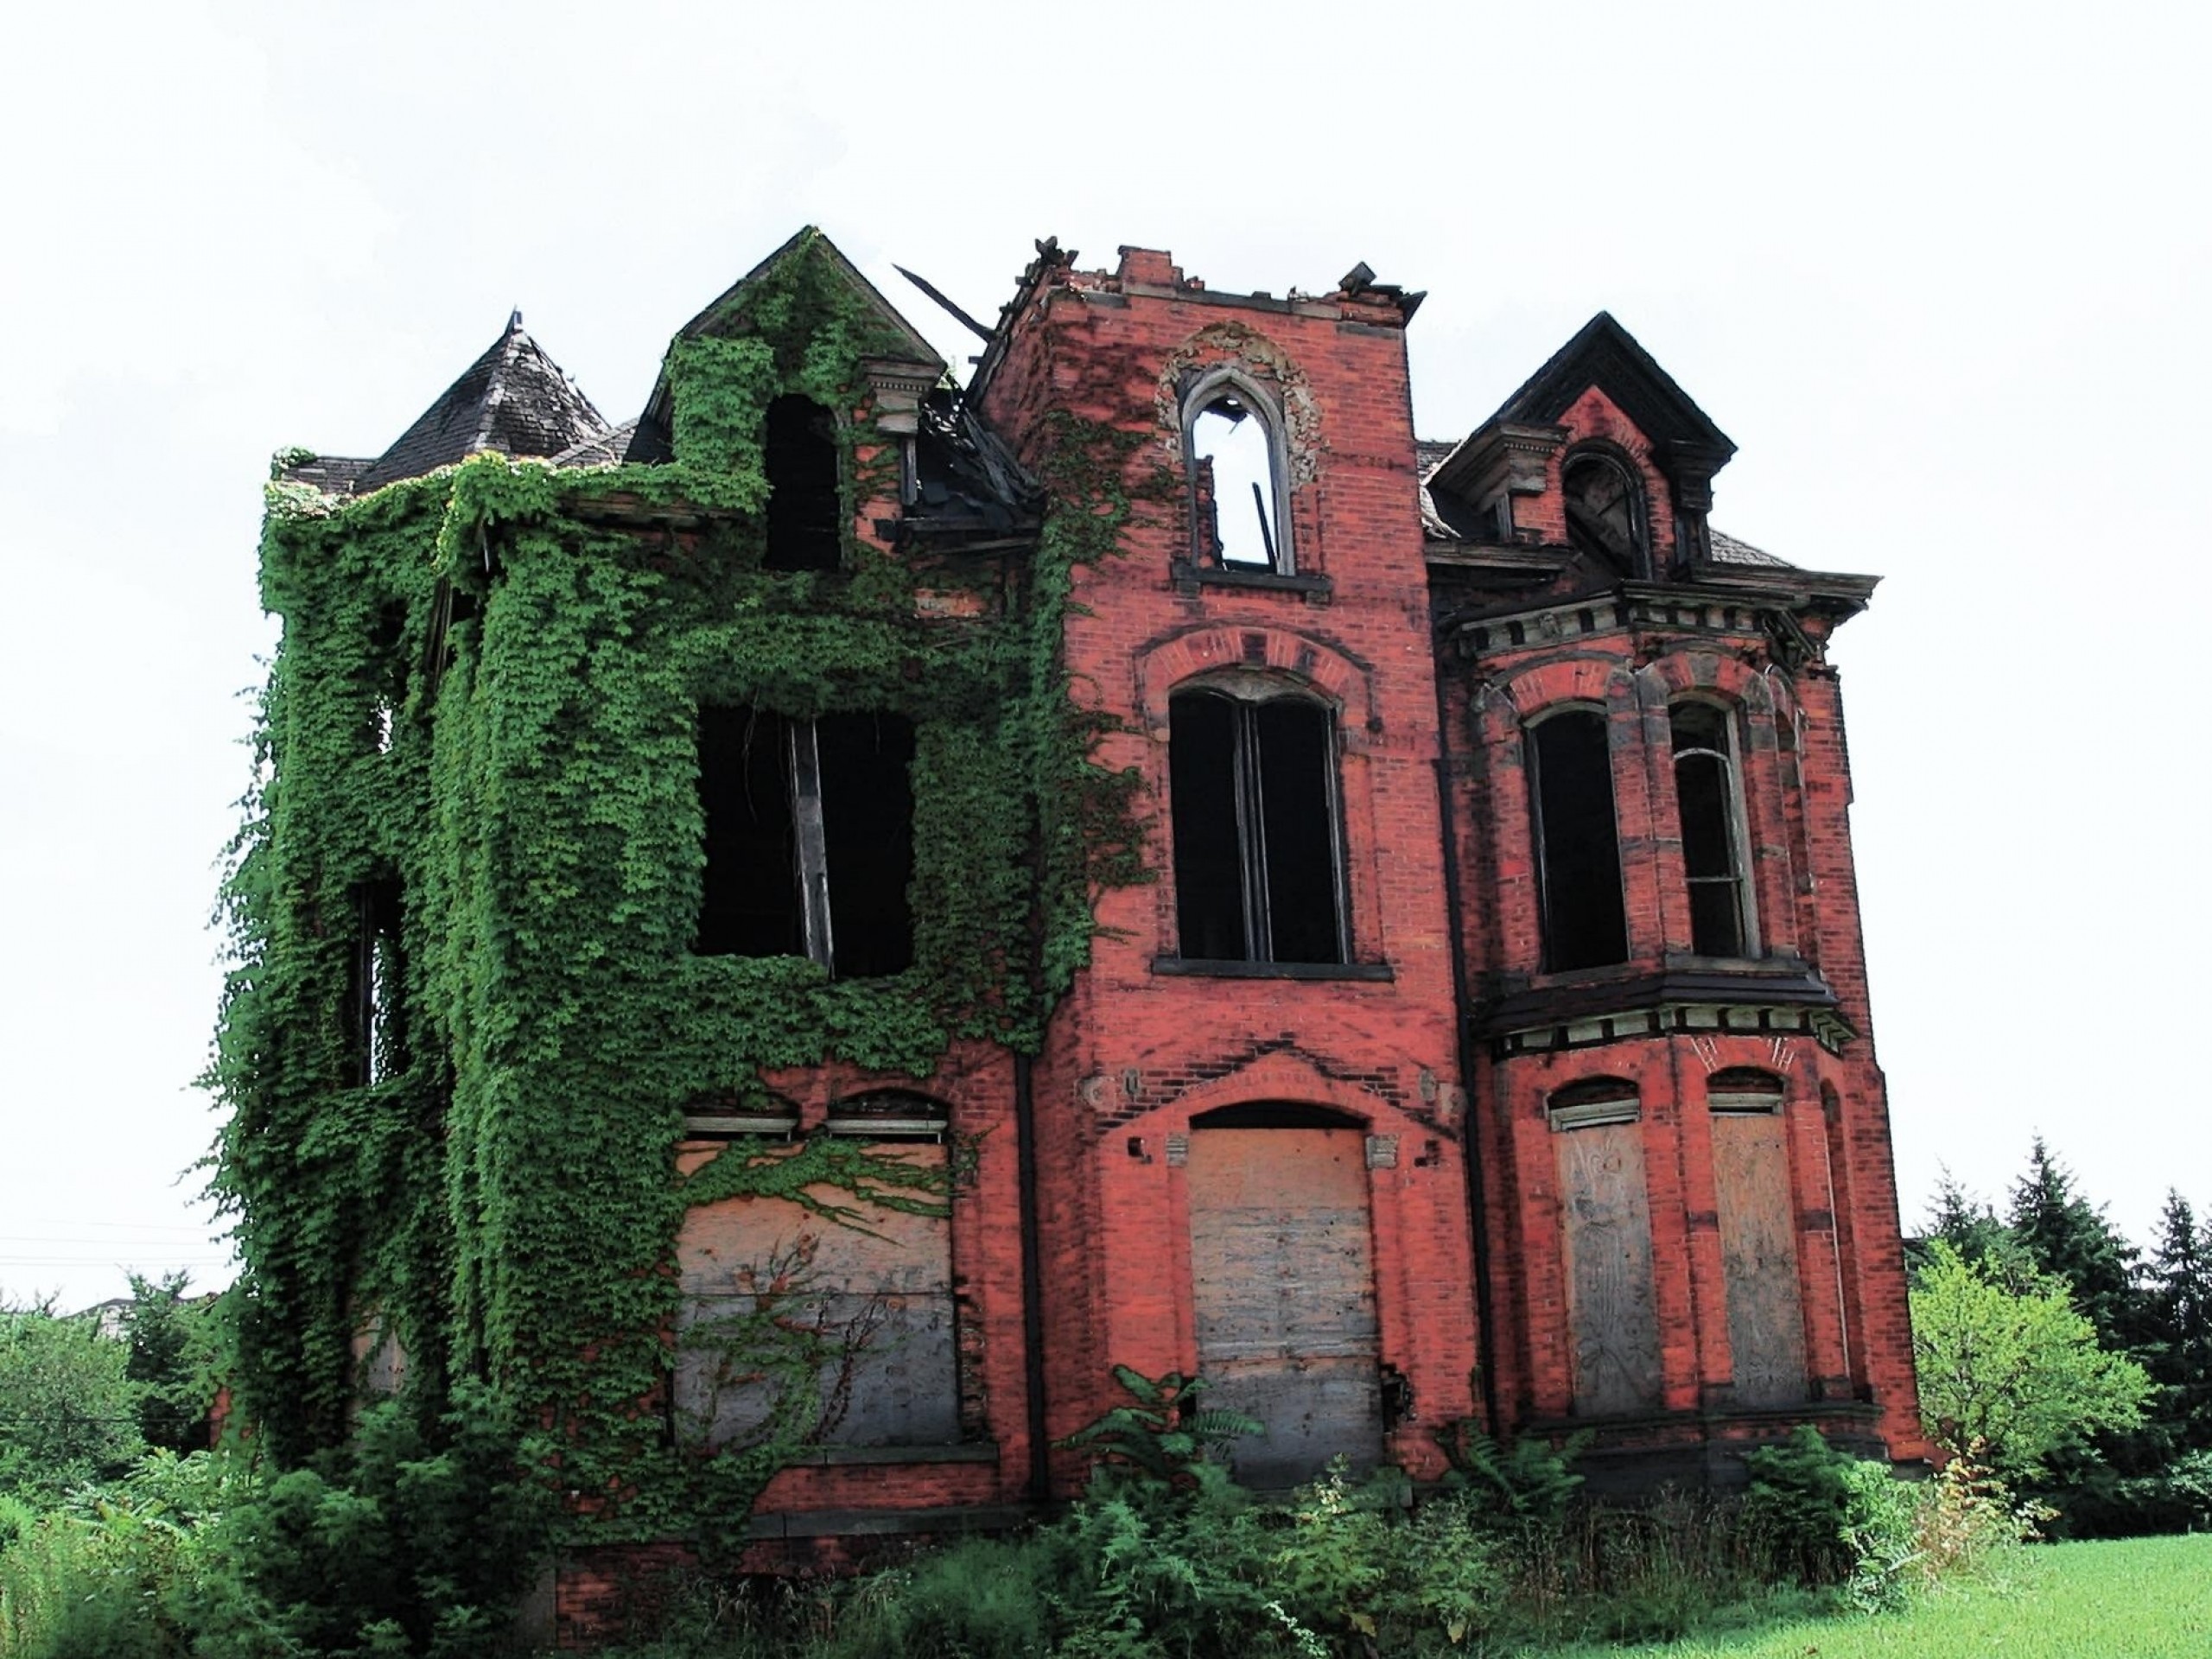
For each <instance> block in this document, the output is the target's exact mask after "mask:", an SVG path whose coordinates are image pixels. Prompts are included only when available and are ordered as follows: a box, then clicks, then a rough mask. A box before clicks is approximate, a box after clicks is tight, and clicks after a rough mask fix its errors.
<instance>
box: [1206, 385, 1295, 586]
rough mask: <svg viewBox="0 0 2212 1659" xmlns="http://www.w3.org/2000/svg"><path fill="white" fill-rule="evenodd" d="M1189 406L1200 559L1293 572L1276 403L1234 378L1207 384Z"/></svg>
mask: <svg viewBox="0 0 2212 1659" xmlns="http://www.w3.org/2000/svg"><path fill="white" fill-rule="evenodd" d="M1186 408H1187V410H1188V412H1187V413H1186V415H1185V418H1184V425H1183V438H1184V448H1185V461H1186V462H1187V464H1188V466H1189V469H1190V477H1191V518H1192V552H1193V555H1194V556H1195V558H1196V561H1197V563H1198V564H1200V565H1202V566H1215V567H1218V568H1224V569H1231V570H1249V571H1260V572H1263V573H1265V572H1272V573H1274V575H1289V574H1290V570H1291V562H1290V544H1289V542H1288V541H1287V538H1286V537H1285V535H1284V531H1283V521H1284V511H1283V509H1284V491H1283V469H1282V444H1281V434H1280V430H1279V427H1278V423H1277V420H1276V416H1275V413H1274V410H1273V409H1272V408H1271V407H1270V406H1269V405H1268V402H1267V400H1266V399H1265V398H1263V397H1261V395H1260V394H1259V393H1258V391H1255V389H1253V388H1252V387H1250V386H1249V385H1246V384H1245V383H1244V382H1243V380H1241V379H1237V378H1217V379H1215V380H1211V381H1209V382H1205V383H1203V384H1202V385H1200V386H1199V388H1198V391H1196V392H1194V393H1193V394H1192V397H1191V399H1190V402H1189V403H1188V404H1187V405H1186Z"/></svg>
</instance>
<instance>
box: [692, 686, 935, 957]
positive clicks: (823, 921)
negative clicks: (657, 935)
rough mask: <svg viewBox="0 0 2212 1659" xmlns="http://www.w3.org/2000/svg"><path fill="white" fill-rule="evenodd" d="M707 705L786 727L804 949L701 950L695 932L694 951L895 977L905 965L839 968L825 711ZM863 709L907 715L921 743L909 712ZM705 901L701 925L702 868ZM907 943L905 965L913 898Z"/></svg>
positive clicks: (877, 715)
mask: <svg viewBox="0 0 2212 1659" xmlns="http://www.w3.org/2000/svg"><path fill="white" fill-rule="evenodd" d="M709 707H719V708H723V709H749V710H750V711H751V715H752V717H753V718H754V719H758V718H760V716H761V715H772V716H773V717H774V718H775V719H776V720H777V721H779V722H780V724H781V725H782V727H783V729H784V754H783V759H782V766H783V773H784V784H785V791H786V796H785V802H786V804H787V806H788V808H789V810H790V813H791V855H792V861H793V868H792V871H791V878H792V880H793V882H794V883H795V884H796V887H797V890H798V919H799V928H800V938H801V941H802V944H803V949H802V950H800V951H798V952H792V951H787V950H779V951H773V952H766V953H754V952H749V951H741V950H700V949H699V948H698V945H697V944H696V936H695V943H694V945H693V950H692V953H693V954H694V955H695V956H702V957H735V958H737V959H739V960H741V961H747V962H762V961H773V960H776V959H777V958H779V957H804V959H805V960H807V961H810V962H811V963H814V964H815V965H816V966H817V967H818V968H820V969H822V970H823V972H824V973H825V974H827V975H829V976H830V977H831V978H832V979H839V978H848V979H850V978H867V979H888V978H893V977H895V976H897V975H898V974H899V973H902V972H904V971H906V969H903V968H902V969H893V971H892V972H891V973H888V974H865V975H864V974H853V973H849V972H848V973H843V974H841V973H840V972H839V971H838V968H837V945H836V925H835V921H834V918H833V909H832V898H833V895H832V893H831V891H830V885H829V862H830V859H829V850H830V849H829V827H828V823H827V821H826V819H825V818H824V817H823V804H822V803H823V772H822V753H821V744H820V721H821V719H823V718H826V717H827V716H817V715H785V714H781V713H779V711H777V710H774V709H763V708H761V707H760V705H759V704H757V703H721V704H713V703H707V702H702V703H701V704H700V705H699V708H700V711H701V715H703V714H704V711H705V710H706V709H708V708H709ZM859 712H861V713H862V714H864V715H868V717H871V718H874V719H878V720H881V719H887V718H888V719H895V720H899V721H903V722H904V723H905V725H906V730H907V733H908V734H909V737H910V739H912V741H915V742H916V744H917V745H918V741H919V736H918V728H917V727H916V726H915V724H914V722H913V721H912V720H911V719H909V718H908V717H907V716H906V715H897V714H893V713H892V712H891V711H888V710H882V709H876V710H864V711H859ZM906 764H907V766H908V768H909V785H908V787H909V797H908V802H907V810H908V817H907V836H908V842H909V851H908V856H909V859H910V860H911V858H912V834H913V817H912V810H913V803H912V782H911V768H912V764H913V762H912V759H911V758H910V759H909V760H908V761H907V763H906ZM699 779H700V783H701V784H702V786H703V785H704V783H705V779H706V772H705V760H704V756H703V753H702V759H701V761H700V774H699ZM701 818H702V822H701V835H702V840H704V839H705V838H706V837H707V836H708V834H709V825H708V823H707V822H706V819H707V809H706V803H705V801H704V799H703V798H702V803H701ZM707 850H708V855H709V858H711V856H712V850H711V845H710V844H709V847H708V849H707ZM912 879H913V876H912V867H911V863H910V866H909V869H908V873H907V880H908V881H909V882H910V883H911V882H912ZM701 904H702V924H701V925H703V912H704V904H705V896H704V892H703V872H702V898H701ZM913 950H914V918H913V913H912V905H911V902H910V904H909V906H908V910H907V914H906V957H907V966H908V967H911V966H912V960H913Z"/></svg>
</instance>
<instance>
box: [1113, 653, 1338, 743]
mask: <svg viewBox="0 0 2212 1659" xmlns="http://www.w3.org/2000/svg"><path fill="white" fill-rule="evenodd" d="M1131 667H1132V669H1133V671H1134V672H1135V677H1136V703H1137V707H1138V708H1139V709H1142V710H1143V711H1144V718H1145V723H1146V725H1147V726H1148V727H1149V728H1151V729H1152V733H1153V735H1154V737H1157V738H1160V739H1163V740H1164V739H1165V738H1166V735H1167V700H1168V698H1169V697H1170V696H1173V694H1174V693H1175V691H1176V690H1178V689H1179V687H1180V686H1181V685H1182V684H1183V683H1185V681H1189V680H1195V679H1197V678H1198V677H1201V676H1202V675H1207V674H1219V673H1223V672H1226V671H1245V672H1249V673H1260V674H1268V675H1273V676H1275V677H1280V678H1281V679H1282V680H1284V681H1285V682H1286V683H1289V684H1292V685H1294V686H1298V687H1300V688H1303V689H1304V690H1308V691H1311V692H1312V693H1313V695H1314V696H1318V697H1319V698H1320V699H1321V700H1322V701H1324V702H1329V703H1333V704H1334V705H1335V706H1336V709H1337V717H1338V725H1339V727H1340V728H1341V729H1342V730H1343V732H1344V739H1345V746H1346V747H1347V748H1349V749H1354V750H1357V749H1361V748H1363V747H1366V744H1365V739H1366V735H1367V732H1368V728H1369V724H1370V720H1371V719H1372V717H1373V702H1372V698H1373V690H1374V688H1373V684H1372V681H1373V671H1372V670H1371V669H1370V667H1369V665H1368V664H1365V663H1363V662H1362V661H1360V660H1359V659H1358V658H1355V657H1352V656H1351V655H1349V654H1348V653H1346V652H1343V651H1341V650H1339V649H1338V647H1337V646H1335V645H1331V644H1329V643H1328V642H1327V641H1325V640H1322V639H1314V638H1313V637H1312V636H1311V635H1308V634H1303V633H1296V632H1292V631H1291V630H1290V629H1288V628H1281V627H1270V626H1222V625H1218V624H1207V625H1205V626H1199V627H1195V628H1190V629H1187V630H1185V631H1184V632H1179V633H1174V634H1170V635H1167V636H1165V637H1163V638H1160V639H1152V640H1148V641H1147V642H1146V643H1145V644H1143V645H1140V646H1138V647H1137V649H1136V652H1135V656H1134V658H1133V660H1132V664H1131Z"/></svg>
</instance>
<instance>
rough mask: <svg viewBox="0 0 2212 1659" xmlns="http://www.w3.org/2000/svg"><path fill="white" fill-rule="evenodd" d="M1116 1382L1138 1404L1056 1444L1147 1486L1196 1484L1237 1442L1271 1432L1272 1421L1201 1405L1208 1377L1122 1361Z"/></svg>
mask: <svg viewBox="0 0 2212 1659" xmlns="http://www.w3.org/2000/svg"><path fill="white" fill-rule="evenodd" d="M1114 1380H1115V1381H1116V1383H1120V1384H1121V1385H1122V1389H1124V1390H1126V1391H1127V1392H1128V1395H1129V1397H1130V1400H1131V1401H1132V1402H1133V1403H1131V1404H1128V1405H1120V1406H1116V1407H1114V1408H1112V1409H1110V1410H1109V1411H1107V1412H1105V1413H1104V1414H1102V1415H1101V1416H1099V1417H1098V1418H1096V1420H1094V1421H1091V1422H1089V1423H1086V1424H1085V1425H1084V1427H1081V1428H1079V1429H1077V1430H1076V1432H1075V1433H1072V1434H1071V1435H1069V1436H1068V1437H1067V1438H1066V1439H1065V1440H1060V1441H1058V1442H1056V1444H1057V1445H1058V1446H1061V1447H1063V1448H1065V1449H1068V1450H1076V1451H1087V1452H1091V1453H1092V1454H1093V1455H1094V1456H1096V1458H1097V1459H1098V1460H1099V1462H1100V1463H1101V1464H1102V1465H1106V1466H1109V1467H1112V1468H1117V1469H1123V1470H1127V1471H1130V1472H1131V1473H1132V1474H1134V1475H1135V1477H1136V1478H1138V1479H1139V1480H1140V1481H1141V1483H1142V1484H1147V1485H1153V1486H1158V1487H1160V1488H1163V1489H1166V1488H1177V1487H1183V1486H1188V1485H1192V1484H1197V1483H1198V1480H1199V1478H1200V1477H1199V1474H1198V1471H1199V1470H1200V1469H1201V1468H1203V1467H1205V1466H1207V1465H1209V1464H1210V1463H1211V1462H1212V1461H1213V1460H1215V1459H1220V1458H1224V1457H1225V1456H1226V1455H1227V1454H1228V1452H1229V1448H1230V1446H1234V1445H1235V1444H1236V1441H1237V1440H1241V1439H1243V1437H1244V1436H1246V1435H1250V1434H1264V1433H1266V1432H1267V1427H1266V1425H1264V1424H1262V1423H1261V1422H1260V1421H1257V1420H1256V1419H1254V1418H1251V1417H1247V1416H1246V1415H1245V1414H1243V1412H1241V1411H1231V1410H1230V1409H1228V1408H1226V1407H1222V1406H1204V1405H1201V1404H1200V1403H1199V1402H1200V1399H1201V1397H1202V1396H1203V1395H1205V1392H1206V1389H1207V1387H1208V1384H1207V1383H1206V1380H1205V1378H1204V1377H1202V1376H1184V1375H1183V1373H1182V1372H1180V1371H1168V1372H1166V1373H1164V1374H1163V1375H1161V1376H1146V1375H1145V1374H1144V1373H1143V1372H1141V1371H1139V1370H1133V1369H1132V1368H1130V1367H1129V1366H1127V1365H1116V1367H1114Z"/></svg>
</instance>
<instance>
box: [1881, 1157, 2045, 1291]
mask: <svg viewBox="0 0 2212 1659" xmlns="http://www.w3.org/2000/svg"><path fill="white" fill-rule="evenodd" d="M1939 1167H1940V1168H1941V1169H1942V1176H1941V1178H1940V1179H1938V1180H1937V1181H1936V1199H1935V1203H1934V1205H1933V1206H1932V1207H1931V1209H1930V1211H1929V1217H1928V1226H1927V1230H1926V1231H1925V1232H1924V1233H1923V1234H1922V1236H1920V1237H1918V1238H1915V1239H1908V1240H1907V1241H1906V1243H1905V1259H1906V1262H1907V1264H1908V1265H1909V1266H1910V1268H1911V1269H1912V1271H1913V1273H1914V1274H1919V1272H1920V1271H1921V1269H1922V1268H1924V1267H1925V1266H1926V1265H1927V1264H1928V1262H1929V1260H1930V1258H1931V1249H1932V1247H1933V1246H1934V1244H1935V1243H1936V1241H1937V1240H1939V1239H1940V1240H1942V1242H1943V1243H1946V1244H1948V1245H1949V1246H1950V1247H1951V1248H1952V1249H1954V1250H1956V1251H1957V1252H1958V1253H1959V1257H1960V1259H1961V1261H1964V1262H1971V1263H1972V1264H1973V1265H1974V1266H1975V1267H1979V1268H1988V1269H1990V1270H1991V1271H1992V1272H1993V1273H1994V1274H1997V1276H1999V1277H2000V1278H2002V1279H2005V1280H2006V1281H2011V1280H2012V1279H2013V1278H2015V1277H2016V1276H2017V1275H2016V1274H2013V1273H2012V1272H2008V1271H2005V1269H2006V1268H2009V1267H2010V1266H2011V1265H2012V1259H2013V1258H2016V1257H2018V1255H2019V1252H2018V1247H2017V1246H2016V1245H2014V1243H2012V1235H2011V1234H2010V1233H2009V1232H2007V1231H2006V1230H2005V1224H2004V1223H2003V1222H2001V1221H1999V1220H1998V1218H1997V1211H1995V1210H1994V1209H1993V1208H1992V1207H1991V1205H1990V1203H1989V1201H1988V1200H1987V1199H1986V1198H1983V1197H1981V1196H1980V1194H1979V1193H1976V1192H1968V1191H1967V1186H1966V1184H1965V1183H1964V1182H1963V1181H1961V1180H1960V1179H1959V1178H1958V1177H1957V1176H1955V1175H1954V1174H1952V1173H1951V1171H1950V1166H1948V1165H1942V1166H1939ZM2007 1287H2008V1288H2010V1289H2014V1290H2018V1289H2021V1288H2023V1286H2021V1285H2018V1284H2012V1283H2008V1285H2007Z"/></svg>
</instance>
